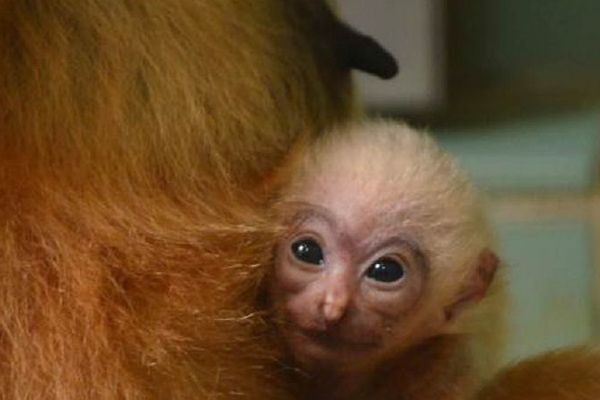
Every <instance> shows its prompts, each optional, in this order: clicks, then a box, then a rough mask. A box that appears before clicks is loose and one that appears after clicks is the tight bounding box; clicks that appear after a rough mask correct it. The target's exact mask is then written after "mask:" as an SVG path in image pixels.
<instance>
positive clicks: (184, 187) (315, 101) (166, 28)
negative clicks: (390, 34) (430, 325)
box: [0, 0, 352, 400]
mask: <svg viewBox="0 0 600 400" xmlns="http://www.w3.org/2000/svg"><path fill="white" fill-rule="evenodd" d="M322 7H323V4H321V2H316V1H315V2H306V1H302V0H286V1H281V0H261V1H237V0H219V1H199V0H146V1H133V0H122V1H112V2H106V1H95V0H54V1H51V2H48V1H44V0H28V1H23V0H0V305H1V306H0V398H2V399H6V400H17V399H18V400H25V399H27V400H41V399H44V400H53V399H54V400H75V399H77V400H82V399H95V400H100V399H111V400H114V399H205V398H238V397H239V396H246V397H248V398H253V399H267V398H284V397H285V396H284V395H283V394H281V393H282V391H281V390H279V389H280V388H281V386H282V385H281V384H280V383H281V382H282V381H281V380H280V379H279V378H278V377H277V373H276V371H275V370H274V369H272V368H269V365H271V363H272V360H273V357H275V356H276V355H277V353H276V347H275V346H271V344H270V342H269V340H268V339H267V338H266V337H265V332H264V331H265V327H266V325H265V323H264V321H263V318H262V314H261V313H260V309H257V308H256V307H255V306H254V303H253V301H254V298H255V296H256V293H257V290H258V287H259V286H260V284H261V280H262V276H263V274H264V269H263V268H258V266H259V265H260V264H262V263H264V262H266V260H268V257H269V256H270V251H271V245H272V241H273V238H274V236H275V235H274V227H273V226H272V224H271V223H270V222H269V221H268V220H266V219H265V215H264V212H263V211H264V207H265V206H266V205H267V203H266V202H265V201H264V199H265V197H264V196H269V193H266V194H264V196H263V194H261V193H262V192H261V191H260V190H257V189H256V188H261V187H262V186H261V185H259V183H260V182H261V181H262V180H264V179H265V178H266V177H268V176H269V175H270V174H271V171H272V170H273V168H274V167H276V166H277V165H278V164H280V163H281V160H282V158H283V157H285V156H286V154H287V153H288V152H289V150H290V148H291V146H293V145H294V143H296V142H297V141H298V140H301V139H302V138H310V137H314V136H316V135H318V134H319V133H320V132H322V131H324V130H326V129H327V128H328V127H330V126H331V125H333V124H334V123H335V122H337V121H341V120H344V119H347V118H349V117H350V114H351V109H352V107H351V104H350V101H351V96H350V86H349V77H348V71H347V70H345V69H344V68H342V67H340V66H339V65H338V64H337V62H336V60H335V59H334V57H333V56H332V55H331V54H330V53H331V52H330V49H329V48H328V46H327V43H326V42H324V40H323V38H322V37H320V35H319V29H317V28H318V27H315V26H314V25H315V24H319V23H321V22H320V21H321V20H320V18H321V13H322V12H323V8H322ZM273 349H275V350H273Z"/></svg>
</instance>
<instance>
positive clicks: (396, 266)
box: [366, 257, 405, 283]
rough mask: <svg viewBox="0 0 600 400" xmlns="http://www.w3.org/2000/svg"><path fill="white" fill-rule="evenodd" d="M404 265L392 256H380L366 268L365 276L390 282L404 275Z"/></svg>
mask: <svg viewBox="0 0 600 400" xmlns="http://www.w3.org/2000/svg"><path fill="white" fill-rule="evenodd" d="M404 273H405V271H404V266H403V265H402V264H401V263H400V262H399V261H397V260H396V259H394V258H391V257H381V258H378V259H377V260H375V262H374V263H373V264H371V265H370V266H369V268H368V269H367V273H366V276H367V278H369V279H373V280H374V281H377V282H383V283H392V282H397V281H399V280H400V279H402V278H403V277H404Z"/></svg>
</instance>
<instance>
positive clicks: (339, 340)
mask: <svg viewBox="0 0 600 400" xmlns="http://www.w3.org/2000/svg"><path fill="white" fill-rule="evenodd" d="M298 334H300V335H301V336H303V337H305V338H306V339H308V340H309V341H311V342H312V343H314V344H316V345H318V346H320V347H323V348H327V349H330V350H333V351H346V352H365V351H371V350H373V349H375V348H377V347H379V342H377V341H375V340H368V339H362V338H361V339H358V340H357V339H350V338H345V337H343V336H341V335H338V334H335V333H332V332H330V331H322V330H302V329H301V330H298Z"/></svg>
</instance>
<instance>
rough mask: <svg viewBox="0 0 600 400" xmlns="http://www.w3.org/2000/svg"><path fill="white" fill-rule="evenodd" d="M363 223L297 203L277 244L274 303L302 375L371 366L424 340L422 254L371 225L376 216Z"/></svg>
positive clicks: (392, 232) (402, 237) (399, 235)
mask: <svg viewBox="0 0 600 400" xmlns="http://www.w3.org/2000/svg"><path fill="white" fill-rule="evenodd" d="M362 217H364V218H344V217H343V216H342V215H336V214H335V213H334V212H333V211H331V210H329V209H327V208H325V207H322V206H319V205H316V204H310V203H305V204H298V205H297V212H296V213H295V214H294V216H293V219H292V221H291V229H290V230H289V231H288V232H287V234H286V235H285V238H284V239H283V240H282V241H281V242H280V243H279V246H278V249H277V262H276V265H277V266H276V271H275V279H274V284H273V300H274V302H275V303H277V304H281V308H280V310H279V312H280V318H281V319H282V320H283V334H284V335H285V337H286V340H287V343H288V345H289V349H290V352H291V354H292V355H293V357H295V358H296V360H297V361H298V362H299V364H300V365H302V366H304V367H305V368H307V369H313V368H322V367H325V366H329V367H333V368H339V369H345V368H346V367H347V366H346V365H345V364H346V363H348V362H349V361H352V363H353V366H357V365H359V364H360V365H363V364H372V363H374V362H376V361H377V360H380V359H381V358H382V357H384V356H386V355H388V354H390V353H394V352H395V351H399V349H401V348H403V347H405V346H406V345H408V344H410V343H412V342H414V341H415V339H422V337H421V336H422V334H421V333H420V332H416V331H415V330H422V327H421V326H417V325H418V323H419V322H420V320H421V319H422V315H421V314H420V311H421V310H422V308H423V307H422V306H423V301H422V300H423V297H424V293H425V292H426V280H427V274H428V266H427V262H426V260H425V258H424V256H423V253H422V252H421V249H420V248H419V246H418V245H417V243H416V242H415V241H414V240H413V239H412V238H411V237H410V236H409V235H407V234H406V233H403V232H400V231H398V230H397V229H393V228H394V227H393V226H389V224H384V223H382V224H373V223H372V221H375V220H376V218H378V216H374V215H365V214H364V213H363V214H362ZM419 317H421V318H419ZM438 323H439V321H438ZM357 361H358V362H357Z"/></svg>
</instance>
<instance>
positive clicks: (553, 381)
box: [477, 347, 600, 400]
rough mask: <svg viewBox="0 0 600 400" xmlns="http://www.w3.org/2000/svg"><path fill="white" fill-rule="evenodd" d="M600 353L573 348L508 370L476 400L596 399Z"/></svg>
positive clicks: (528, 361) (519, 364)
mask: <svg viewBox="0 0 600 400" xmlns="http://www.w3.org/2000/svg"><path fill="white" fill-rule="evenodd" d="M599 398H600V351H599V350H598V349H597V348H586V347H578V348H570V349H563V350H557V351H553V352H549V353H546V354H542V355H539V356H536V357H533V358H530V359H527V360H525V361H522V362H520V363H518V364H516V365H513V366H509V367H506V368H505V369H504V370H502V371H501V372H500V373H499V374H498V376H497V377H495V379H494V380H493V381H492V382H491V383H490V384H488V385H487V386H486V387H485V388H484V389H483V390H482V391H481V393H480V394H479V395H478V396H477V400H597V399H599Z"/></svg>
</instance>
